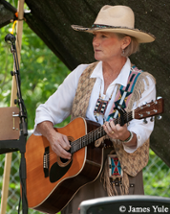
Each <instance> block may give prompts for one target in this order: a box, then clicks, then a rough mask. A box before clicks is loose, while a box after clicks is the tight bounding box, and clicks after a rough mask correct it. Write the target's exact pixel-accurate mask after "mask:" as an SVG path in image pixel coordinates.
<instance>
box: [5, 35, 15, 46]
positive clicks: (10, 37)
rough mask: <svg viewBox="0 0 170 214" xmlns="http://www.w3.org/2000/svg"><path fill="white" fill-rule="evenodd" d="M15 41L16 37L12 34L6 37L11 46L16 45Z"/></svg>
mask: <svg viewBox="0 0 170 214" xmlns="http://www.w3.org/2000/svg"><path fill="white" fill-rule="evenodd" d="M15 40H16V38H15V36H14V35H12V34H10V33H9V34H7V35H6V36H5V42H7V43H9V44H11V43H12V44H13V43H15Z"/></svg>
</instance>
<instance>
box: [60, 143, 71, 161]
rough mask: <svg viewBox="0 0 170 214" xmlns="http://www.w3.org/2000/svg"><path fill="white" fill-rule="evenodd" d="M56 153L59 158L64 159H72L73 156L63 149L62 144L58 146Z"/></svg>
mask: <svg viewBox="0 0 170 214" xmlns="http://www.w3.org/2000/svg"><path fill="white" fill-rule="evenodd" d="M56 153H57V155H58V156H59V157H62V158H65V159H71V154H70V153H69V152H67V151H66V150H65V149H63V147H62V146H61V145H60V144H58V148H57V151H56Z"/></svg>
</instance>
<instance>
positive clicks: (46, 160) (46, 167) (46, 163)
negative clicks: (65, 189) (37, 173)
mask: <svg viewBox="0 0 170 214" xmlns="http://www.w3.org/2000/svg"><path fill="white" fill-rule="evenodd" d="M43 169H44V175H45V178H46V177H48V176H49V146H48V147H46V148H45V152H44V157H43Z"/></svg>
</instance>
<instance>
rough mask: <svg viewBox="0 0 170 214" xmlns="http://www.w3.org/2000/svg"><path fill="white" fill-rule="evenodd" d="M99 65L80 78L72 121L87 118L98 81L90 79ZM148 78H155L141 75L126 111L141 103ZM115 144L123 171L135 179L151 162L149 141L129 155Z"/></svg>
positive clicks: (87, 70) (88, 68) (93, 66)
mask: <svg viewBox="0 0 170 214" xmlns="http://www.w3.org/2000/svg"><path fill="white" fill-rule="evenodd" d="M97 63H98V62H94V63H91V64H90V65H89V66H88V67H87V68H86V69H85V70H84V71H83V73H82V75H81V76H80V79H79V83H78V87H77V91H76V95H75V98H74V101H73V106H72V117H71V120H73V119H75V118H76V117H79V116H81V117H84V118H85V117H86V111H87V108H88V105H89V100H90V96H91V93H92V89H93V86H94V83H95V81H96V78H90V75H91V74H92V72H93V70H94V68H95V66H96V65H97ZM147 76H150V77H151V78H152V79H154V78H153V76H152V75H151V74H149V73H147V72H142V73H141V74H140V76H139V77H138V80H137V82H136V84H135V86H134V90H133V93H132V96H131V99H130V101H129V102H128V105H127V108H126V111H131V110H132V106H133V103H134V102H138V101H139V99H140V96H141V94H142V93H143V91H144V88H145V87H144V81H142V80H143V79H145V81H146V83H147V85H148V84H149V83H148V79H147V78H146V77H147ZM119 88H120V86H119ZM118 91H119V90H118ZM118 91H117V93H118ZM113 144H114V148H115V151H116V154H117V156H118V158H119V160H120V163H121V167H122V169H123V171H124V172H126V173H127V174H128V175H130V176H133V177H134V176H136V175H137V173H138V172H140V171H141V170H142V169H143V168H144V167H145V166H146V165H147V163H148V160H149V139H148V140H147V141H146V142H145V143H144V144H143V145H142V146H141V147H139V148H138V149H137V150H136V151H135V152H133V153H127V152H126V151H125V150H124V149H123V146H122V144H118V143H116V141H115V142H113Z"/></svg>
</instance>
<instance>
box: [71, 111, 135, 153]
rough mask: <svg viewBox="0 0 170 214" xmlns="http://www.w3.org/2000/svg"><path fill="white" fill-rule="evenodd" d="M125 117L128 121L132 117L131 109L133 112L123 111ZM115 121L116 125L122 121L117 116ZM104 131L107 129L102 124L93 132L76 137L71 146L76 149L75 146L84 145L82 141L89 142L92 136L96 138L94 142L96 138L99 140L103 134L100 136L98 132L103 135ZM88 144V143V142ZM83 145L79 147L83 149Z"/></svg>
mask: <svg viewBox="0 0 170 214" xmlns="http://www.w3.org/2000/svg"><path fill="white" fill-rule="evenodd" d="M123 117H124V119H127V121H128V118H131V117H132V111H131V112H124V113H123ZM114 122H115V125H116V124H117V123H120V118H116V120H115V121H114ZM128 122H129V121H128ZM99 129H102V130H100V131H99ZM102 132H105V131H104V129H103V127H102V126H100V127H99V128H97V129H96V130H93V131H92V132H89V133H88V134H87V135H84V136H83V137H81V138H78V139H76V140H75V141H73V142H72V143H71V146H72V148H73V150H74V148H75V147H77V146H81V147H82V145H81V144H82V142H83V143H84V142H87V141H89V140H90V139H91V138H95V139H94V140H92V142H93V141H95V140H97V139H99V138H100V137H102V136H103V135H102V136H100V137H98V134H99V135H101V134H102ZM92 133H93V135H92ZM103 134H104V133H103ZM90 143H91V142H90ZM87 145H88V144H87ZM84 146H86V145H83V147H84ZM81 147H80V148H78V149H81Z"/></svg>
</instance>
